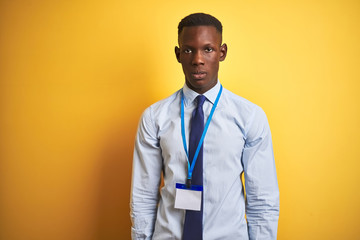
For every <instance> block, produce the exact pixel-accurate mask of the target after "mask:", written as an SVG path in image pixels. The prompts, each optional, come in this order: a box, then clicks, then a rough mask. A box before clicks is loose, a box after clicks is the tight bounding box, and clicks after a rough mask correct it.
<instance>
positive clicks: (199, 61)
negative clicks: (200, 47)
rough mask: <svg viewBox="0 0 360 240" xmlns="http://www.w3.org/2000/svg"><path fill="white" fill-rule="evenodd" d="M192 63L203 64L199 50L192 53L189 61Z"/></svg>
mask: <svg viewBox="0 0 360 240" xmlns="http://www.w3.org/2000/svg"><path fill="white" fill-rule="evenodd" d="M191 63H192V65H195V66H197V65H204V58H203V56H202V54H201V51H196V52H195V53H194V55H193V59H192V61H191Z"/></svg>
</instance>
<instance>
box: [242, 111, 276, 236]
mask: <svg viewBox="0 0 360 240" xmlns="http://www.w3.org/2000/svg"><path fill="white" fill-rule="evenodd" d="M245 135H246V136H245V137H246V140H245V147H244V150H243V155H242V163H243V165H244V177H245V191H246V217H247V222H248V232H249V239H250V240H260V239H266V240H270V239H271V240H275V239H276V236H277V226H278V218H279V208H280V205H279V188H278V183H277V177H276V168H275V161H274V153H273V147H272V140H271V133H270V127H269V124H268V121H267V118H266V115H265V113H264V111H263V110H262V109H261V108H260V107H258V106H255V108H254V111H253V114H252V116H251V117H250V119H249V121H248V123H247V127H246V133H245Z"/></svg>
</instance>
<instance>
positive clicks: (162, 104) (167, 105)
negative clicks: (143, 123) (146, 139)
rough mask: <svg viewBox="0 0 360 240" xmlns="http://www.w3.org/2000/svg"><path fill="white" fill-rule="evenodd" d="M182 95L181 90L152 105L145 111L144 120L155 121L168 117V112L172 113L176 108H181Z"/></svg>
mask: <svg viewBox="0 0 360 240" xmlns="http://www.w3.org/2000/svg"><path fill="white" fill-rule="evenodd" d="M180 93H181V89H180V90H178V91H176V92H174V93H173V94H172V95H170V96H169V97H167V98H164V99H162V100H160V101H158V102H155V103H153V104H151V105H150V106H149V107H147V108H146V109H145V110H144V112H143V114H142V118H143V119H144V118H145V119H148V120H151V121H154V120H156V119H158V118H159V117H161V116H163V115H165V116H166V115H167V114H166V113H167V112H168V111H171V110H172V109H173V108H174V107H175V106H180Z"/></svg>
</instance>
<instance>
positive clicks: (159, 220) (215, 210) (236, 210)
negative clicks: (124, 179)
mask: <svg viewBox="0 0 360 240" xmlns="http://www.w3.org/2000/svg"><path fill="white" fill-rule="evenodd" d="M219 89H220V83H219V82H218V83H217V84H216V86H214V87H213V88H212V89H210V90H209V91H207V92H206V93H204V94H203V95H204V96H205V97H206V101H205V103H204V106H203V109H204V116H205V119H204V120H205V121H206V120H207V117H208V116H209V114H210V111H211V108H212V106H213V103H214V101H215V99H216V96H217V94H218V92H219ZM183 91H184V97H185V99H184V106H185V131H186V138H187V139H186V141H187V143H188V142H189V132H190V126H189V125H190V116H191V113H192V111H193V110H194V109H195V107H196V102H194V101H196V100H195V98H196V96H197V95H198V93H196V92H194V91H193V90H191V89H190V88H189V87H188V86H187V85H186V84H185V85H184V87H183ZM180 99H181V90H179V91H177V92H176V93H174V94H173V95H171V96H170V97H168V98H166V99H164V100H162V101H159V102H157V103H155V104H153V105H151V106H150V107H149V108H147V109H146V110H145V111H144V113H143V115H142V117H141V120H140V123H139V127H138V132H137V137H136V141H135V150H134V159H133V174H132V187H131V219H132V239H154V240H161V239H164V240H169V239H178V240H180V239H181V237H182V231H183V223H184V218H185V210H181V209H175V208H174V202H175V190H176V188H175V184H176V183H185V181H186V178H187V160H186V153H185V150H184V147H183V144H182V137H181V118H180ZM203 149H204V150H203V184H204V186H203V187H204V191H203V201H204V202H203V239H204V240H215V239H219V240H220V239H221V240H227V239H229V240H236V239H251V240H254V239H267V240H271V239H276V235H277V223H278V217H279V189H278V184H277V178H276V169H275V162H274V154H273V149H272V141H271V133H270V128H269V124H268V121H267V118H266V115H265V113H264V112H263V110H262V109H261V108H260V107H258V106H257V105H255V104H253V103H251V102H249V101H248V100H246V99H244V98H242V97H239V96H237V95H235V94H233V93H231V92H230V91H228V90H226V89H223V92H222V95H221V97H220V101H219V103H218V106H217V108H216V110H215V112H214V115H213V118H212V121H211V123H210V126H209V129H208V131H207V134H206V137H205V139H204V146H203ZM243 172H244V177H245V189H246V201H245V197H244V190H245V189H244V188H243V184H242V181H241V177H240V175H241V174H242V173H243ZM162 173H163V178H164V186H163V187H161V189H160V191H159V186H160V179H161V174H162ZM245 213H246V218H245Z"/></svg>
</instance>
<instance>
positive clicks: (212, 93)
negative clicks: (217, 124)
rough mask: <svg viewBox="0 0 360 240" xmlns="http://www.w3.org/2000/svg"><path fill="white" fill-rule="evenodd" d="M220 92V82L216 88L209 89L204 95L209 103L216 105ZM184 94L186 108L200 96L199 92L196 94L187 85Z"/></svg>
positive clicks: (184, 87)
mask: <svg viewBox="0 0 360 240" xmlns="http://www.w3.org/2000/svg"><path fill="white" fill-rule="evenodd" d="M219 90H220V81H219V80H218V81H217V83H216V85H215V86H214V87H212V88H211V89H209V90H208V91H207V92H205V93H204V94H202V95H204V96H205V97H206V99H207V100H208V101H209V102H211V103H212V104H214V102H215V100H216V97H217V95H218V93H219ZM183 92H184V103H185V106H189V105H190V104H191V103H192V102H193V101H194V100H195V98H196V97H197V96H198V95H200V94H198V93H197V92H195V91H194V90H192V89H190V88H189V87H188V86H187V85H186V83H185V84H184V86H183Z"/></svg>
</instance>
